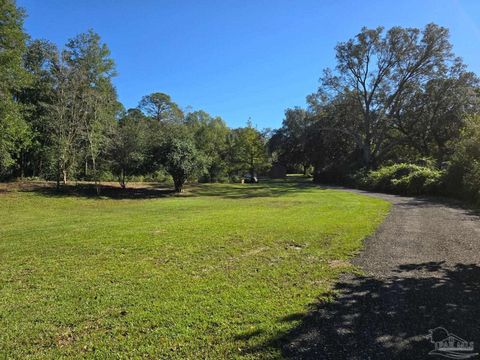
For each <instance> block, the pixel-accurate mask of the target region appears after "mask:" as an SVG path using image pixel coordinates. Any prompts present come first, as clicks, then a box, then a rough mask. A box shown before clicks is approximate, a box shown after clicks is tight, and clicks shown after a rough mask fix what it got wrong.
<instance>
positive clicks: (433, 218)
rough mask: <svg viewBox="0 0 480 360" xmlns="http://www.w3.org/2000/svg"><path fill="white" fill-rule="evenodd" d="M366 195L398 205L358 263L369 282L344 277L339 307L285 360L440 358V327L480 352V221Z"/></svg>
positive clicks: (313, 321)
mask: <svg viewBox="0 0 480 360" xmlns="http://www.w3.org/2000/svg"><path fill="white" fill-rule="evenodd" d="M347 191H354V192H356V193H365V192H362V191H359V190H347ZM365 194H367V195H369V196H376V197H380V198H382V199H385V200H387V201H390V202H391V203H392V204H393V206H392V211H391V213H390V214H389V216H388V217H387V219H386V221H385V222H384V223H383V224H382V225H381V226H380V228H379V229H378V230H377V232H376V233H375V234H374V235H373V236H371V237H370V238H369V239H367V240H366V243H365V249H364V251H363V252H362V253H361V254H360V255H359V256H358V257H357V258H356V259H355V260H354V263H355V264H356V265H358V266H359V267H360V268H361V269H362V270H363V275H362V276H353V275H350V276H348V277H344V278H343V279H342V280H341V281H340V282H339V283H338V284H337V286H336V289H335V290H336V291H338V294H339V295H338V298H337V299H336V301H334V302H333V303H325V304H318V305H317V308H316V310H314V311H312V312H311V314H310V315H309V316H307V317H306V318H304V319H303V320H302V323H301V324H300V325H299V326H298V327H296V328H295V329H294V330H293V331H292V332H290V333H289V334H288V335H287V336H286V337H285V338H283V339H282V340H281V341H280V344H281V345H280V346H282V350H283V354H284V356H285V357H287V358H294V359H435V358H439V357H438V356H435V355H429V354H428V353H429V352H430V351H431V350H433V348H434V344H432V343H431V342H430V339H429V337H428V336H427V335H428V334H429V330H430V329H435V328H436V327H443V328H445V329H447V331H449V332H450V333H453V334H455V335H458V336H460V337H461V338H463V339H465V340H468V341H473V342H474V346H475V351H474V352H480V218H479V217H477V216H476V215H475V214H473V213H472V212H470V211H468V210H465V209H462V208H461V207H459V206H456V205H455V204H453V203H451V202H442V201H441V200H432V199H430V200H429V199H420V198H409V197H399V196H394V195H385V194H373V193H365ZM473 358H476V359H479V358H480V357H479V356H478V355H477V356H475V357H473Z"/></svg>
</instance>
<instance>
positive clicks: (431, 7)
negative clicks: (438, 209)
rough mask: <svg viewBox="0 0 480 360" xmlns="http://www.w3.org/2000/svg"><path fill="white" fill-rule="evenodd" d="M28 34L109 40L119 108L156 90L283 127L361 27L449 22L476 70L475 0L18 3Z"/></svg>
mask: <svg viewBox="0 0 480 360" xmlns="http://www.w3.org/2000/svg"><path fill="white" fill-rule="evenodd" d="M17 3H18V5H20V6H22V7H24V8H25V9H26V10H27V13H28V18H27V20H26V23H25V28H26V30H27V31H28V32H29V34H30V35H31V36H32V37H33V38H44V39H48V40H51V41H53V42H55V43H56V44H58V45H59V46H62V45H63V44H64V43H65V42H66V41H67V40H68V39H69V38H71V37H73V36H74V35H76V34H78V33H80V32H84V31H86V30H88V29H89V28H92V29H94V30H95V31H96V32H98V33H99V34H100V35H101V37H102V39H103V41H104V42H106V43H107V44H108V46H109V47H110V50H111V52H112V57H113V58H114V60H115V62H116V64H117V70H118V77H117V78H116V79H115V85H116V87H117V90H118V94H119V97H120V101H121V102H122V103H123V104H124V105H125V107H127V108H128V107H135V106H136V105H137V104H138V101H139V100H140V98H141V97H142V96H143V95H146V94H149V93H151V92H155V91H160V92H165V93H168V94H170V95H171V96H172V98H173V100H174V101H176V102H177V103H178V104H179V105H180V106H181V107H183V108H186V107H187V106H191V107H192V108H193V109H203V110H205V111H207V112H209V113H211V114H212V115H219V116H222V117H223V118H224V119H225V120H226V121H227V123H228V124H229V125H230V126H232V127H237V126H243V125H244V124H245V123H246V121H247V120H248V118H249V117H251V118H252V121H253V123H254V124H256V125H257V127H259V128H265V127H271V128H275V127H278V126H280V124H281V121H282V119H283V113H284V110H285V108H287V107H293V106H304V105H305V97H306V95H308V94H310V93H312V92H314V91H315V89H316V87H317V85H318V79H319V77H320V75H321V72H322V69H323V68H325V67H328V66H332V65H334V47H335V44H336V43H337V42H339V41H344V40H347V39H349V38H350V37H353V36H354V35H355V34H356V33H358V32H359V30H360V29H361V27H362V26H367V27H376V26H379V25H382V26H385V27H387V28H388V27H391V26H395V25H400V26H406V27H411V26H414V27H423V26H424V25H425V24H427V23H429V22H435V23H438V24H440V25H442V26H446V27H448V28H450V31H451V40H452V43H453V45H454V51H455V53H456V54H457V55H459V56H461V57H462V58H463V59H464V61H465V62H466V63H467V64H468V65H469V68H470V70H472V71H475V72H476V73H477V74H480V56H479V55H480V1H478V0H470V1H467V0H402V1H400V0H378V1H377V0H375V1H374V0H371V1H355V0H349V1H347V0H335V1H334V0H315V1H314V0H269V1H262V0H235V1H233V0H222V1H221V0H218V1H213V0H202V1H199V0H197V1H194V0H183V1H180V0H178V1H175V0H171V1H170V0H169V1H166V0H165V1H161V0H141V1H135V0H75V1H74V0H17Z"/></svg>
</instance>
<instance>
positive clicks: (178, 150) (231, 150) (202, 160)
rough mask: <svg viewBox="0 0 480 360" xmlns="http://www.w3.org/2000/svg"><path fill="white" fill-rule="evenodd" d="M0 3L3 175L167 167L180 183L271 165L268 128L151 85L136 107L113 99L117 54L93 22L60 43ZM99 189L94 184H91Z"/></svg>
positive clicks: (122, 177)
mask: <svg viewBox="0 0 480 360" xmlns="http://www.w3.org/2000/svg"><path fill="white" fill-rule="evenodd" d="M0 6H1V8H0V64H2V66H1V67H0V94H1V98H0V176H1V177H2V178H4V179H8V178H13V177H20V178H24V177H40V178H43V179H48V180H55V181H56V182H57V187H59V186H60V185H61V184H62V183H63V184H67V182H68V181H69V180H71V179H84V180H91V181H94V182H95V183H96V184H97V183H98V181H99V180H101V179H106V178H110V177H112V176H113V177H115V178H116V179H118V180H119V182H120V184H121V185H122V187H125V186H126V183H127V181H128V179H129V178H131V176H134V175H147V174H148V175H149V176H151V177H154V176H155V174H157V175H158V176H160V175H159V174H165V173H168V174H169V175H170V176H171V178H172V180H173V182H174V185H175V189H176V190H177V191H181V189H182V186H183V184H184V183H185V181H186V180H187V179H188V178H194V177H195V178H199V179H201V180H204V181H221V180H227V179H229V178H232V177H235V176H238V175H241V174H242V173H243V172H247V171H248V172H251V173H255V172H258V171H262V170H263V169H264V168H265V167H267V166H268V154H267V151H266V142H267V133H266V132H261V131H258V130H257V129H256V128H255V127H254V126H253V125H252V123H251V122H250V121H249V122H248V123H247V126H246V127H243V128H238V129H230V128H228V127H227V125H226V123H225V121H223V119H221V118H220V117H213V116H211V115H209V114H208V113H206V112H205V111H202V110H197V111H188V112H186V111H184V110H183V109H182V108H181V107H180V106H179V105H178V104H176V103H175V102H174V101H173V100H172V99H171V98H170V96H168V95H167V94H164V93H160V92H157V93H152V94H149V95H146V96H144V97H143V98H142V99H141V100H140V102H139V104H138V107H137V108H134V109H125V108H124V107H123V106H122V104H121V103H120V102H119V101H118V98H117V93H116V90H115V87H114V86H113V83H112V79H113V78H114V76H115V75H116V71H115V63H114V61H113V59H112V58H111V55H110V51H109V49H108V46H107V45H106V44H104V43H103V42H102V41H101V39H100V36H99V35H98V34H96V33H95V32H94V31H92V30H90V31H88V32H86V33H82V34H79V35H77V36H76V37H74V38H73V39H71V40H70V41H68V42H67V44H65V46H64V47H63V49H58V48H57V46H55V45H54V44H53V43H51V42H49V41H47V40H37V39H31V38H30V37H29V36H28V34H26V33H25V32H24V30H23V21H24V18H25V12H24V11H23V10H22V9H19V8H18V7H17V6H16V4H15V2H14V1H13V0H6V1H2V2H1V5H0ZM97 189H98V187H97Z"/></svg>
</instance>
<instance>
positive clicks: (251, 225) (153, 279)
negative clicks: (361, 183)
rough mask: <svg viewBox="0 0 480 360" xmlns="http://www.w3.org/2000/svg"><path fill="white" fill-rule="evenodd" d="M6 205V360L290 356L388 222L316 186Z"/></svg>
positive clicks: (1, 198)
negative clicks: (306, 322)
mask: <svg viewBox="0 0 480 360" xmlns="http://www.w3.org/2000/svg"><path fill="white" fill-rule="evenodd" d="M115 194H117V195H116V196H113V193H112V192H106V193H104V196H103V197H102V198H95V197H94V196H90V195H89V194H84V193H82V192H80V193H72V194H63V195H62V194H60V195H58V194H55V193H54V192H53V191H51V190H49V189H43V190H42V189H41V188H40V189H36V190H35V189H33V190H31V191H10V192H5V191H4V192H2V193H0V219H1V220H0V355H1V356H0V357H3V356H5V357H13V358H29V357H31V358H58V357H62V356H69V357H73V358H75V357H78V358H80V357H90V358H91V357H97V358H134V357H144V358H178V359H190V358H191V359H198V358H236V357H246V358H262V359H265V358H277V357H278V356H279V355H280V349H279V344H281V340H282V335H283V334H285V333H286V332H287V331H288V330H290V329H291V328H293V327H295V326H296V325H298V324H299V323H300V322H301V321H302V318H303V317H304V315H305V314H306V312H308V310H309V306H310V305H311V304H313V303H316V302H318V301H320V300H326V301H328V299H329V298H330V297H331V295H332V292H331V290H330V289H331V288H332V282H333V281H334V280H335V279H336V278H337V277H338V276H339V274H340V273H342V272H346V271H353V268H352V266H350V265H349V264H348V262H347V261H346V260H347V259H349V258H350V257H351V256H352V255H353V254H355V253H356V252H357V251H358V250H359V248H360V247H361V244H362V239H364V238H365V237H366V236H367V235H368V234H370V233H372V231H373V230H374V229H375V228H376V226H377V225H378V224H379V223H380V222H381V221H382V220H383V219H384V217H385V215H386V213H387V211H388V208H389V204H388V203H387V202H385V201H383V200H380V199H375V198H370V197H366V196H363V195H358V194H351V193H347V192H342V191H336V190H325V189H321V188H319V187H316V186H313V185H310V184H309V183H305V182H296V181H295V180H290V181H289V182H269V183H261V184H258V185H227V184H211V185H198V186H192V187H190V188H188V189H187V192H186V193H185V194H182V195H178V196H174V195H171V194H169V193H168V192H166V191H157V192H156V191H155V189H153V188H151V189H147V190H145V191H144V192H141V191H139V192H135V193H131V192H130V193H127V194H129V195H128V196H122V195H121V194H122V193H121V192H118V191H117V192H116V193H115Z"/></svg>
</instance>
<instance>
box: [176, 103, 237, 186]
mask: <svg viewBox="0 0 480 360" xmlns="http://www.w3.org/2000/svg"><path fill="white" fill-rule="evenodd" d="M185 123H186V125H187V126H188V127H189V128H190V130H191V131H192V133H193V138H194V141H195V146H196V148H197V149H198V150H199V151H200V152H202V153H203V154H204V157H205V160H206V170H207V174H206V176H207V177H208V180H209V181H217V180H218V179H219V178H220V177H222V176H224V175H226V172H227V164H226V148H227V136H228V133H229V129H228V127H227V125H226V124H225V122H224V121H223V120H222V118H220V117H212V116H211V115H210V114H208V113H206V112H205V111H201V110H200V111H194V112H191V113H188V114H187V116H186V118H185Z"/></svg>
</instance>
